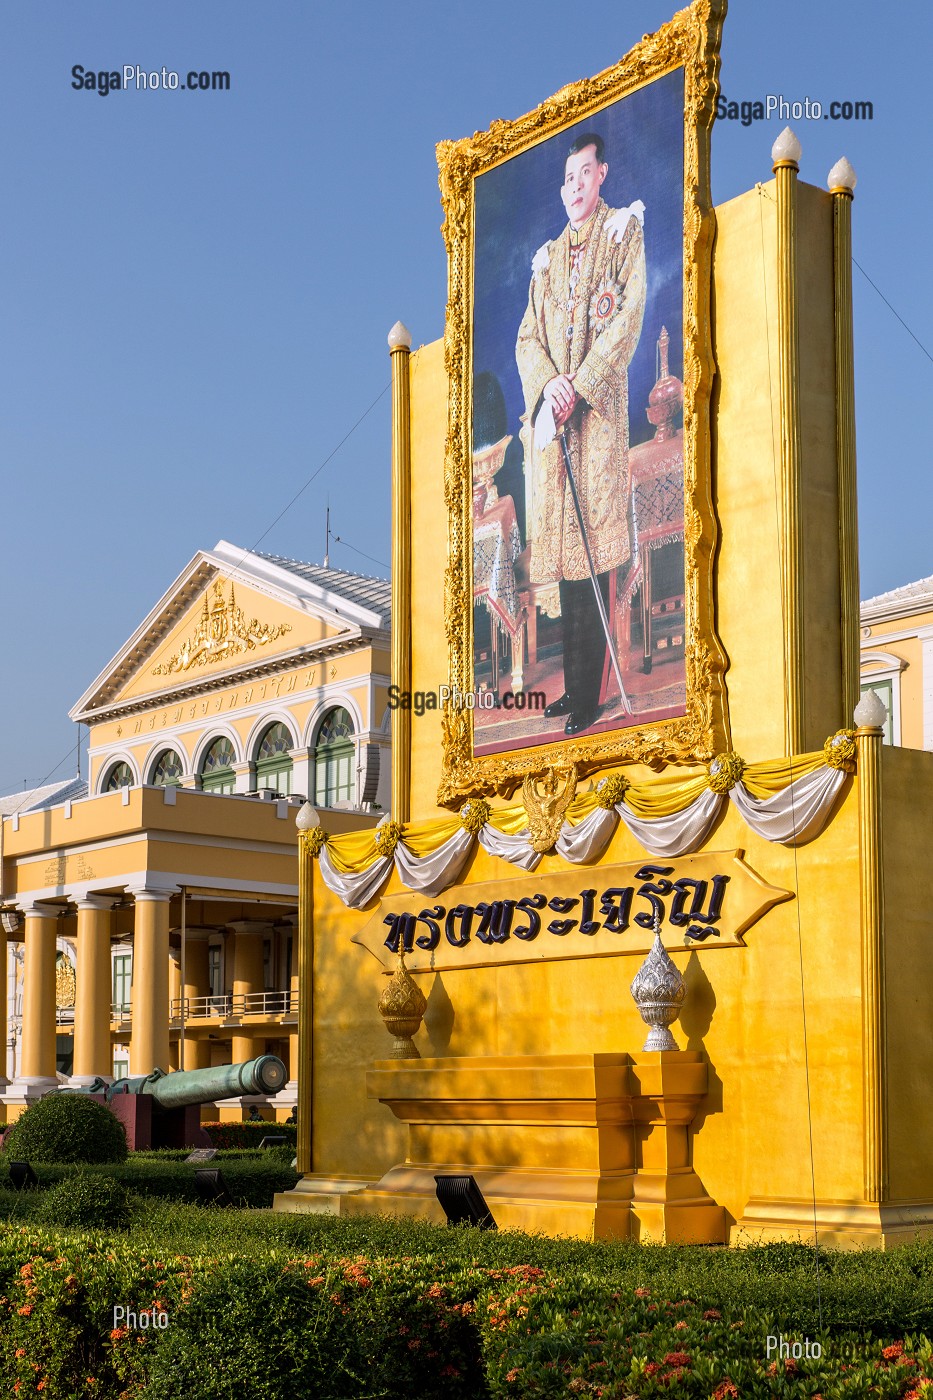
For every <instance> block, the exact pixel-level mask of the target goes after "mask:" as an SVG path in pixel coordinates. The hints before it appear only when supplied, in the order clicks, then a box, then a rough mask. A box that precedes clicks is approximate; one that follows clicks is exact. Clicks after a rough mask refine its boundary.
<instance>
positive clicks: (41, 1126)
mask: <svg viewBox="0 0 933 1400" xmlns="http://www.w3.org/2000/svg"><path fill="white" fill-rule="evenodd" d="M3 1150H4V1152H5V1153H6V1155H7V1156H8V1157H10V1158H20V1159H23V1160H25V1161H28V1162H32V1161H37V1162H122V1161H123V1160H124V1159H125V1157H126V1133H125V1132H124V1129H123V1124H122V1123H120V1122H119V1121H118V1119H117V1118H116V1117H114V1115H113V1114H112V1113H111V1112H110V1109H109V1108H105V1107H104V1105H103V1104H101V1103H97V1102H96V1100H94V1099H89V1098H86V1097H85V1096H84V1095H82V1094H47V1095H46V1096H45V1098H44V1099H39V1100H38V1102H36V1103H34V1104H30V1106H29V1107H28V1108H27V1109H26V1111H25V1113H22V1114H21V1115H20V1117H19V1118H17V1120H16V1122H15V1123H14V1124H13V1125H12V1127H10V1128H8V1129H7V1130H6V1132H5V1133H4V1134H3Z"/></svg>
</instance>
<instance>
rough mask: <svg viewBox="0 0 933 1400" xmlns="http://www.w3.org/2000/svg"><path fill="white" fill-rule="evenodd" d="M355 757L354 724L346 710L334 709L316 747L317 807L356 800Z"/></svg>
mask: <svg viewBox="0 0 933 1400" xmlns="http://www.w3.org/2000/svg"><path fill="white" fill-rule="evenodd" d="M355 756H356V746H355V745H354V743H353V721H352V720H351V718H350V716H349V715H348V714H347V712H346V710H344V709H336V710H331V711H330V712H329V713H328V714H327V715H325V716H324V719H323V721H322V723H321V727H320V729H319V730H318V732H317V741H316V742H315V745H314V802H315V806H317V807H333V806H335V805H336V804H337V803H338V802H352V801H353V797H354V791H355V784H354V773H353V765H354V759H355Z"/></svg>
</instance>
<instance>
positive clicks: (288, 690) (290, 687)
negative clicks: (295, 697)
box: [285, 676, 298, 695]
mask: <svg viewBox="0 0 933 1400" xmlns="http://www.w3.org/2000/svg"><path fill="white" fill-rule="evenodd" d="M297 684H298V677H297V676H289V678H288V684H287V685H286V687H285V693H286V695H291V693H292V691H293V690H294V689H295V686H296V685H297Z"/></svg>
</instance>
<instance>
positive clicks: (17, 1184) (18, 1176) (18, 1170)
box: [10, 1162, 39, 1191]
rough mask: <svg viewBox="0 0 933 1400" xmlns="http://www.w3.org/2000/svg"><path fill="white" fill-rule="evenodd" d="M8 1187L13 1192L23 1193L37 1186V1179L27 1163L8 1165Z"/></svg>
mask: <svg viewBox="0 0 933 1400" xmlns="http://www.w3.org/2000/svg"><path fill="white" fill-rule="evenodd" d="M10 1185H11V1186H12V1187H13V1190H14V1191H25V1190H26V1188H27V1187H29V1188H30V1189H32V1188H34V1187H36V1186H38V1185H39V1178H38V1177H37V1176H36V1174H35V1172H34V1171H33V1169H32V1167H31V1166H30V1165H29V1163H28V1162H11V1163H10Z"/></svg>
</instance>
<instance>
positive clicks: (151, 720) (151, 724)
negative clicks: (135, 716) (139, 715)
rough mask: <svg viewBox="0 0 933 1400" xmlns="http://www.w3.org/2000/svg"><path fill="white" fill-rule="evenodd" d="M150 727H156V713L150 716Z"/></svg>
mask: <svg viewBox="0 0 933 1400" xmlns="http://www.w3.org/2000/svg"><path fill="white" fill-rule="evenodd" d="M149 728H150V729H155V715H150V716H149Z"/></svg>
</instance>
